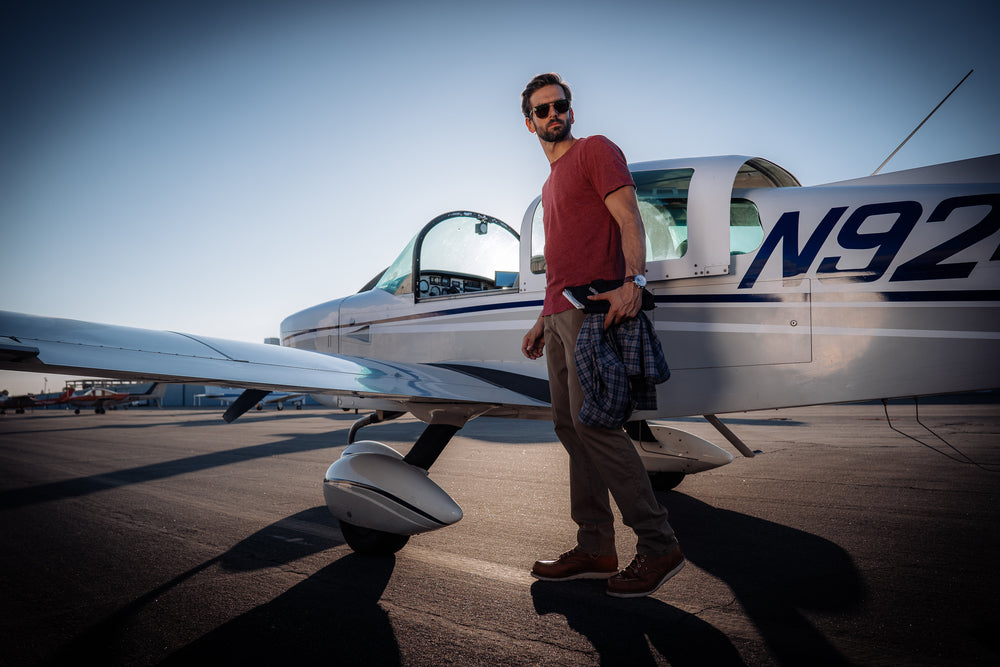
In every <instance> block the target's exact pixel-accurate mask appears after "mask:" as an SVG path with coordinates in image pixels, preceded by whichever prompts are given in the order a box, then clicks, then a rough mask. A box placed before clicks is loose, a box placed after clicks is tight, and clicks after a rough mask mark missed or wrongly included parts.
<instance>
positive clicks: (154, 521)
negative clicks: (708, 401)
mask: <svg viewBox="0 0 1000 667" xmlns="http://www.w3.org/2000/svg"><path fill="white" fill-rule="evenodd" d="M891 410H892V414H893V416H894V422H897V421H898V426H899V427H900V428H902V429H904V430H905V431H907V432H909V433H912V434H915V435H918V437H919V438H920V439H921V440H923V441H924V442H925V443H926V444H927V445H932V446H934V447H936V448H937V449H940V450H947V451H948V454H949V455H950V456H952V457H957V456H958V455H957V454H956V453H955V452H953V451H952V450H950V449H948V448H947V447H946V446H945V445H944V444H943V443H942V441H941V440H939V439H937V438H936V437H935V436H934V435H931V434H929V433H928V432H926V431H922V429H921V428H920V426H919V425H918V424H917V423H916V422H915V421H914V420H913V409H912V406H910V407H906V406H902V405H895V406H892V408H891ZM920 414H921V417H922V420H923V421H924V423H925V424H927V425H928V426H930V427H931V428H933V429H934V431H935V432H936V433H937V434H939V435H941V436H942V437H944V438H945V439H946V440H947V441H948V442H950V443H951V444H952V445H954V446H956V447H958V448H959V449H961V450H962V451H963V452H964V453H966V454H967V455H969V456H970V457H972V458H973V459H975V460H976V461H977V462H978V463H980V464H982V465H983V466H984V467H985V468H986V469H983V468H980V467H977V466H975V465H970V464H963V463H957V462H955V461H952V460H949V459H948V458H945V456H944V455H942V454H940V453H937V452H935V451H931V449H929V448H928V447H926V446H924V445H921V444H918V443H916V442H914V441H912V440H909V439H907V438H905V437H903V436H901V435H899V434H897V433H894V432H893V431H891V430H890V429H889V427H888V426H887V425H886V421H885V418H884V416H883V414H882V406H881V405H852V406H829V407H821V408H802V409H793V410H783V411H773V412H763V413H748V414H739V415H725V416H723V420H724V421H725V422H726V423H727V424H728V425H729V426H730V427H731V428H732V429H733V430H734V431H736V432H737V433H738V434H739V435H740V436H742V437H743V439H744V440H745V441H746V442H747V443H748V444H749V445H750V446H751V447H753V448H755V449H759V450H760V451H761V453H760V454H759V455H758V456H757V457H755V458H754V459H743V458H737V459H736V460H735V461H734V462H733V463H732V464H730V465H728V466H726V467H724V468H721V469H718V470H714V471H710V472H706V473H702V474H699V475H695V476H691V477H689V478H688V479H686V480H685V481H684V482H683V483H682V484H681V485H680V486H679V487H678V488H677V489H676V490H675V491H673V492H670V493H665V494H661V495H660V499H661V502H662V503H663V504H664V505H665V506H666V507H667V508H668V510H669V511H670V517H671V522H672V524H673V525H674V528H675V530H676V531H677V534H678V536H679V538H680V540H681V544H682V546H683V548H684V550H685V553H686V555H687V557H688V564H687V567H686V568H685V569H684V570H683V571H682V572H681V573H680V574H679V575H678V576H677V577H675V578H674V579H673V580H671V581H670V582H669V583H668V584H667V585H666V586H664V587H663V588H662V589H661V590H660V591H658V592H657V593H656V594H655V595H654V596H652V597H649V598H644V599H638V600H617V599H614V598H610V597H608V596H606V595H605V594H604V590H603V584H601V583H600V582H594V581H582V582H570V583H561V584H558V583H543V582H537V581H535V580H533V579H532V578H531V577H530V576H529V574H528V571H529V568H530V566H531V564H532V562H533V561H534V560H535V559H536V558H538V557H542V556H546V557H549V556H556V555H558V554H559V553H561V552H562V551H564V550H566V549H568V548H570V547H571V546H572V544H573V534H574V527H573V525H572V524H571V522H570V520H569V516H568V488H567V473H566V457H565V454H564V452H563V450H562V448H561V446H560V445H559V443H558V442H557V441H556V439H555V437H554V434H553V432H552V426H551V424H549V423H547V422H529V421H506V420H498V419H480V420H476V421H474V422H472V423H470V424H469V425H467V426H466V428H464V429H463V430H462V431H460V432H459V434H458V435H457V436H456V437H455V439H454V440H453V441H452V443H451V444H450V445H449V446H448V448H447V449H446V450H445V451H444V453H443V454H442V456H441V458H440V459H439V460H438V461H437V463H436V464H435V465H434V467H433V468H432V469H431V476H432V478H433V479H434V480H435V481H436V482H437V483H438V484H439V485H441V486H442V487H443V488H444V489H445V490H447V491H448V492H449V493H450V494H451V495H452V496H453V497H454V498H455V499H456V501H457V502H458V503H459V504H460V505H461V506H462V508H463V510H464V512H465V518H464V519H463V520H462V521H460V522H459V523H458V524H456V525H454V526H452V527H449V528H445V529H443V530H440V531H436V532H434V533H427V534H423V535H418V536H415V537H413V538H412V539H411V540H410V543H409V544H408V545H407V546H406V547H405V548H404V549H403V550H402V551H400V552H399V553H398V554H396V556H395V557H391V558H383V559H369V558H364V557H361V556H357V555H354V554H352V553H351V551H350V549H349V548H348V547H347V546H346V545H345V544H344V542H343V539H342V537H341V535H340V531H339V529H338V527H337V525H336V522H335V520H333V518H332V517H331V516H330V515H329V513H328V512H327V510H326V508H325V507H324V506H323V499H322V490H321V481H322V476H323V473H324V472H325V470H326V468H327V466H328V465H329V464H330V463H331V462H332V461H333V460H335V459H336V458H337V457H338V456H339V452H340V450H341V449H342V448H343V446H344V445H345V444H346V438H347V430H348V428H349V427H350V424H351V422H352V421H353V420H354V419H355V418H356V417H355V416H354V415H353V414H345V413H342V412H334V411H327V410H323V409H306V410H302V411H292V410H285V411H283V412H281V413H277V412H264V413H250V414H247V415H245V416H244V417H242V418H241V419H240V420H239V421H237V422H236V423H235V424H232V425H226V424H224V423H223V422H222V420H221V418H220V414H219V412H218V411H214V410H213V411H208V410H170V409H164V410H158V409H141V410H136V409H133V410H127V411H123V410H119V411H114V412H109V413H108V414H106V415H93V414H84V415H79V416H76V415H73V414H72V413H71V412H66V411H53V410H50V411H37V412H35V413H34V414H27V415H6V416H4V417H2V418H0V473H2V474H0V540H2V548H0V554H2V556H0V664H3V665H19V666H21V665H39V664H52V663H55V664H63V663H73V664H80V663H84V664H85V663H86V661H88V660H93V661H95V662H97V663H99V664H104V665H115V664H123V665H148V664H160V663H166V664H184V665H187V664H192V663H195V664H198V663H207V662H208V661H212V662H213V663H215V664H295V663H299V662H302V663H303V664H330V665H351V664H365V665H395V664H402V665H449V664H453V665H597V664H609V665H610V664H627V665H652V664H673V665H738V664H748V665H772V664H783V665H806V664H808V665H813V664H862V665H902V664H906V665H972V664H1000V642H998V639H997V637H998V635H1000V632H998V631H1000V605H998V603H997V599H998V593H1000V574H998V572H997V565H998V563H1000V535H998V526H1000V507H998V503H997V501H998V495H1000V477H998V475H1000V473H998V472H997V471H998V470H1000V448H998V445H1000V437H998V434H1000V406H998V405H997V404H993V403H978V404H977V403H968V404H947V403H944V404H933V405H924V404H922V405H921V408H920ZM896 418H898V419H896ZM673 425H674V426H677V427H680V428H684V429H687V430H690V431H692V432H694V433H696V434H698V435H701V436H702V437H707V438H709V439H712V440H713V441H715V442H718V443H721V444H723V445H724V446H726V447H727V448H728V445H725V444H724V441H723V440H722V438H721V437H719V436H718V435H716V434H715V432H714V430H713V429H712V428H711V427H710V426H709V425H708V424H707V423H705V422H704V420H700V419H690V420H684V421H682V422H679V423H673ZM420 429H421V424H420V423H419V422H416V421H414V420H412V419H409V418H404V419H403V420H400V421H397V422H391V423H387V424H382V425H378V426H373V427H369V428H367V429H365V430H364V431H363V432H362V433H363V437H364V438H368V439H373V440H379V441H382V442H386V443H387V444H389V445H392V446H394V447H397V448H398V449H400V450H401V451H405V450H406V449H407V448H408V447H409V444H410V443H411V442H412V441H413V440H414V439H415V438H416V436H417V435H418V434H419V432H420ZM633 546H634V540H633V538H632V536H631V535H630V534H629V533H628V531H627V530H626V529H622V530H620V531H619V538H618V549H619V558H620V559H621V560H622V561H624V562H623V563H622V566H624V565H625V564H627V561H628V560H629V559H630V558H631V556H632V553H633V551H632V550H633Z"/></svg>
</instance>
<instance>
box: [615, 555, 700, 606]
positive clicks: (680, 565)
mask: <svg viewBox="0 0 1000 667" xmlns="http://www.w3.org/2000/svg"><path fill="white" fill-rule="evenodd" d="M686 563H687V559H686V558H685V559H684V560H682V561H681V562H680V563H678V565H677V567H675V568H674V569H672V570H670V572H667V573H666V574H665V575H663V578H662V579H660V583H658V584H656V586H653V587H652V588H651V589H649V590H648V591H635V592H632V593H619V592H617V591H612V590H611V589H610V588H609V589H608V591H607V593H608V595H610V596H611V597H613V598H644V597H646V596H647V595H652V594H653V593H655V592H656V591H658V590H659V589H660V586H662V585H663V584H665V583H667V582H668V581H669V580H670V579H672V578H673V576H674V575H675V574H677V573H678V572H680V571H681V570H683V569H684V565H685V564H686Z"/></svg>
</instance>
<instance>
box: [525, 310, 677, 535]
mask: <svg viewBox="0 0 1000 667" xmlns="http://www.w3.org/2000/svg"><path fill="white" fill-rule="evenodd" d="M585 317H586V316H585V315H584V314H583V312H582V311H580V310H577V309H575V308H574V309H572V310H567V311H563V312H561V313H557V314H555V315H546V316H545V318H544V321H545V356H546V359H547V364H548V369H549V387H550V391H551V394H552V420H553V421H554V422H555V430H556V435H557V436H559V440H560V442H562V444H563V447H565V448H566V451H567V452H568V453H569V489H570V514H571V516H572V518H573V521H575V522H576V524H577V526H578V527H579V528H578V530H577V548H578V549H580V550H581V551H585V552H587V553H593V554H601V555H608V554H613V553H615V552H616V549H615V534H614V514H613V513H612V511H611V503H610V501H609V498H608V493H609V492H610V494H611V497H612V498H614V501H615V504H616V505H618V509H619V510H620V511H621V514H622V520H623V521H624V523H625V525H626V526H628V527H630V528H631V529H632V530H633V531H635V534H636V537H637V543H636V553H639V554H644V555H658V554H662V553H665V552H667V551H669V550H671V549H672V548H673V547H674V545H675V544H676V543H677V540H676V538H675V537H674V531H673V528H671V527H670V523H669V522H668V521H667V511H666V510H665V509H664V508H663V507H661V506H660V503H659V502H658V501H657V500H656V496H655V495H654V493H653V489H652V487H651V486H650V483H649V477H648V475H647V474H646V469H645V467H644V466H643V465H642V460H641V459H640V458H639V454H638V452H636V450H635V446H634V445H633V444H632V441H631V439H630V438H629V437H628V435H626V433H625V431H623V430H622V429H605V428H594V427H592V426H587V425H585V424H582V423H580V420H579V418H578V415H579V414H580V407H581V406H582V405H583V389H582V388H581V386H580V380H579V378H578V377H577V374H576V363H575V362H574V360H573V351H574V349H575V347H576V337H577V334H578V333H579V331H580V327H581V325H582V324H583V320H584V318H585Z"/></svg>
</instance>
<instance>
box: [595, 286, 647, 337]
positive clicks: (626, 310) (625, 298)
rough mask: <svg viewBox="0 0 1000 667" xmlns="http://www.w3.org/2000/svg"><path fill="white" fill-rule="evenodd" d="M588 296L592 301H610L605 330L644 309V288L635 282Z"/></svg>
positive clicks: (605, 319)
mask: <svg viewBox="0 0 1000 667" xmlns="http://www.w3.org/2000/svg"><path fill="white" fill-rule="evenodd" d="M587 298H588V299H590V300H591V301H607V302H608V304H609V308H608V313H607V315H605V316H604V329H605V330H607V329H608V328H609V327H613V326H614V325H616V324H618V323H620V322H624V321H625V320H630V319H632V318H633V317H635V316H636V315H638V314H639V311H640V310H642V290H641V289H639V287H638V286H637V285H636V284H635V283H633V282H627V283H625V284H624V285H622V286H621V287H619V288H618V289H613V290H611V291H610V292H602V293H601V294H595V295H594V296H590V297H587Z"/></svg>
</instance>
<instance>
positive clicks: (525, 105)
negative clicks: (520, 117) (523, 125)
mask: <svg viewBox="0 0 1000 667" xmlns="http://www.w3.org/2000/svg"><path fill="white" fill-rule="evenodd" d="M545 86H562V89H563V92H564V93H565V94H566V99H567V100H570V101H572V100H573V93H571V92H569V84H567V83H566V82H565V81H563V80H562V77H560V76H559V75H558V74H556V73H555V72H549V73H548V74H539V75H538V76H536V77H535V78H534V79H532V80H531V81H529V82H528V85H527V86H525V88H524V92H522V93H521V113H523V114H524V117H525V118H530V117H531V96H532V95H534V94H535V91H536V90H540V89H542V88H544V87H545Z"/></svg>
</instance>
